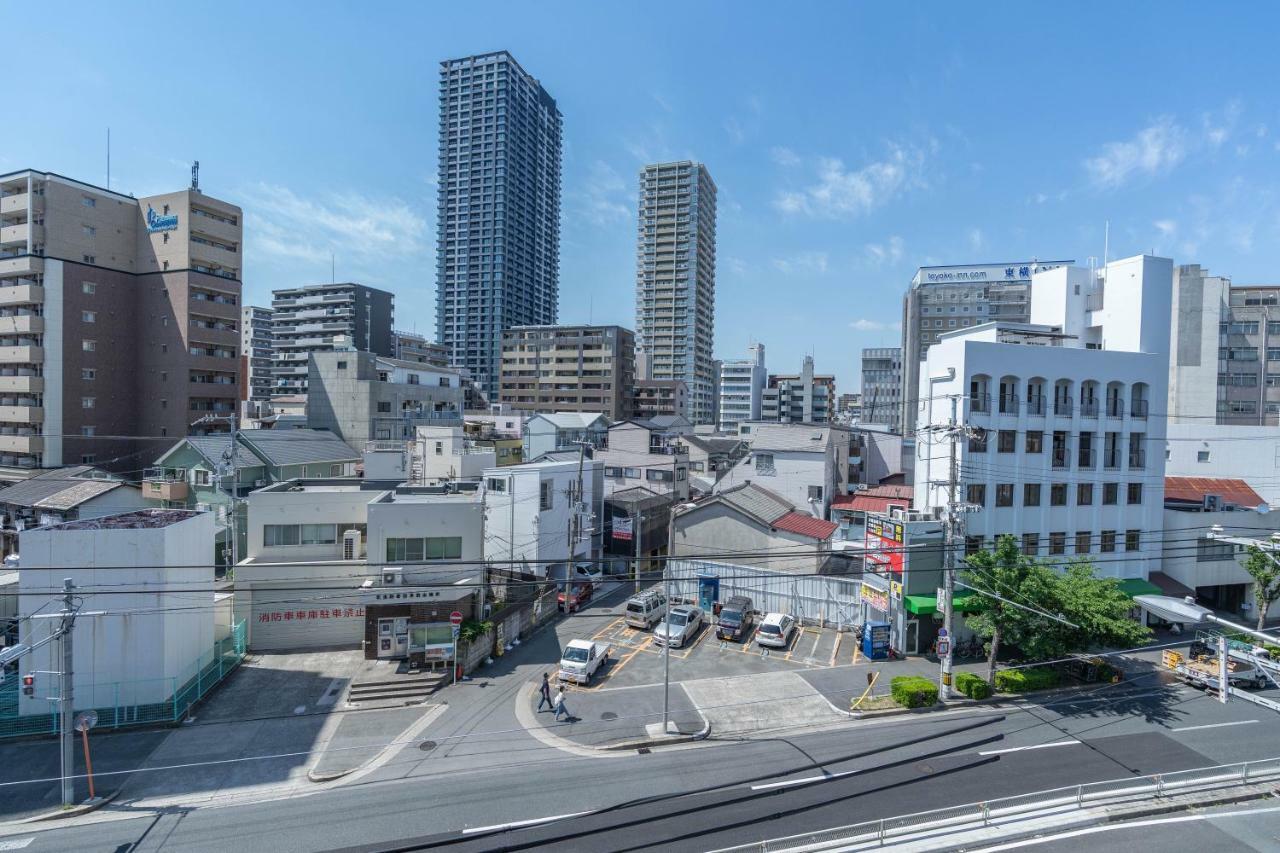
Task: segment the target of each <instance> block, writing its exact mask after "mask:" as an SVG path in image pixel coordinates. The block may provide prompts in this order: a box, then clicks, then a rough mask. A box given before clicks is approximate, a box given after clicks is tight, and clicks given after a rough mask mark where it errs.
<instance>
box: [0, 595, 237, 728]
mask: <svg viewBox="0 0 1280 853" xmlns="http://www.w3.org/2000/svg"><path fill="white" fill-rule="evenodd" d="M244 654H245V623H244V621H243V620H241V621H240V622H239V623H238V624H236V625H235V627H233V628H232V629H231V633H230V634H228V635H227V636H226V637H225V638H224V639H222V640H219V641H218V642H216V643H214V646H213V648H212V649H211V650H210V651H209V652H208V653H207V654H205V655H204V656H202V657H201V659H200V660H199V661H197V662H196V663H195V664H193V665H192V666H191V668H190V670H189V673H190V674H189V675H187V676H185V677H176V678H156V679H135V680H131V681H117V682H109V683H106V684H77V685H76V700H77V701H76V710H77V711H83V710H88V709H90V708H92V709H93V710H95V711H97V712H98V725H97V728H99V729H113V728H120V727H122V726H143V725H156V724H161V723H173V722H177V721H178V720H180V719H182V718H183V717H184V716H186V714H187V712H188V711H189V710H190V709H191V706H192V705H194V704H195V703H196V702H198V701H199V700H200V699H201V698H202V697H203V696H204V695H205V694H206V693H208V692H209V691H210V690H211V689H212V688H213V687H214V685H216V684H218V683H219V682H220V681H222V679H224V678H226V677H227V675H229V674H230V673H231V671H232V670H234V669H235V668H236V667H237V666H239V664H240V661H242V660H244ZM19 681H20V679H18V678H13V677H7V678H5V679H4V681H3V683H0V738H7V737H25V736H28V735H48V734H57V733H58V713H57V711H56V710H55V711H51V712H47V713H40V714H22V715H20V714H19V713H18V689H19ZM138 696H164V697H166V698H165V699H163V700H161V701H156V702H137V701H131V699H133V698H134V697H138Z"/></svg>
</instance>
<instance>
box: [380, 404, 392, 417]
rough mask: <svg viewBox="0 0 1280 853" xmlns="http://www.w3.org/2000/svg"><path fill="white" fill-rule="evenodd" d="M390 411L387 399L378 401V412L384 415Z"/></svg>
mask: <svg viewBox="0 0 1280 853" xmlns="http://www.w3.org/2000/svg"><path fill="white" fill-rule="evenodd" d="M390 412H391V403H390V402H389V401H387V400H382V401H379V403H378V413H379V414H384V415H385V414H390Z"/></svg>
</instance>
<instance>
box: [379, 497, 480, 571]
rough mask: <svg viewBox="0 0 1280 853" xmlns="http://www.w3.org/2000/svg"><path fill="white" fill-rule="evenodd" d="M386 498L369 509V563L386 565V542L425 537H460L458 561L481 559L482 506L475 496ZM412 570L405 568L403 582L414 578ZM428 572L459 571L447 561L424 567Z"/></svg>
mask: <svg viewBox="0 0 1280 853" xmlns="http://www.w3.org/2000/svg"><path fill="white" fill-rule="evenodd" d="M394 497H395V496H389V497H385V498H382V499H380V500H377V501H375V502H374V503H371V504H370V505H369V550H368V554H369V562H370V564H371V565H376V566H382V565H391V564H390V563H388V562H387V539H388V538H404V537H409V538H412V537H428V536H460V537H462V560H463V561H477V560H483V559H484V504H483V503H482V501H481V499H480V496H479V495H478V494H470V495H440V496H438V497H435V496H433V497H431V498H421V497H417V496H409V497H407V498H405V499H403V500H394V499H393V498H394ZM412 568H413V566H406V568H405V574H406V577H407V578H410V577H415V576H416V575H415V573H414V572H413V571H411V569H412ZM423 568H424V569H425V570H426V571H428V572H436V571H441V570H445V569H448V570H449V571H456V570H457V569H458V568H459V567H458V566H456V565H452V564H450V563H449V562H447V561H434V562H431V563H429V564H425V565H424V566H423Z"/></svg>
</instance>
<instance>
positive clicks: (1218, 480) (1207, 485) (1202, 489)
mask: <svg viewBox="0 0 1280 853" xmlns="http://www.w3.org/2000/svg"><path fill="white" fill-rule="evenodd" d="M1210 496H1214V497H1217V498H1218V499H1219V500H1220V501H1221V503H1222V504H1223V508H1224V509H1226V508H1227V507H1229V506H1235V507H1239V508H1241V509H1257V508H1258V507H1260V506H1265V505H1266V503H1267V502H1266V501H1265V500H1263V498H1262V496H1261V495H1259V494H1258V493H1257V492H1255V491H1254V490H1253V487H1252V486H1250V485H1249V484H1248V483H1247V482H1245V481H1244V480H1236V479H1230V478H1225V477H1165V478H1164V501H1165V503H1166V504H1168V503H1194V504H1203V503H1204V499H1205V498H1207V497H1210Z"/></svg>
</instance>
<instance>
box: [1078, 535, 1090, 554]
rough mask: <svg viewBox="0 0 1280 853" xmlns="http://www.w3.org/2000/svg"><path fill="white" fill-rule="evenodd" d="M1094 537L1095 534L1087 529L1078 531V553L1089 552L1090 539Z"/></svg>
mask: <svg viewBox="0 0 1280 853" xmlns="http://www.w3.org/2000/svg"><path fill="white" fill-rule="evenodd" d="M1091 539H1093V534H1092V533H1090V532H1089V531H1087V530H1081V531H1078V532H1077V533H1076V553H1077V554H1088V553H1089V541H1090V540H1091Z"/></svg>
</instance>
